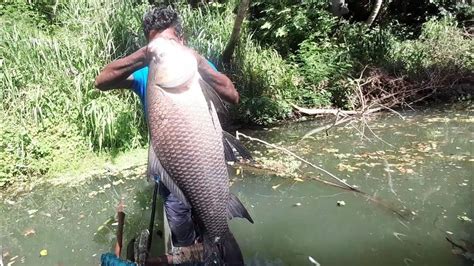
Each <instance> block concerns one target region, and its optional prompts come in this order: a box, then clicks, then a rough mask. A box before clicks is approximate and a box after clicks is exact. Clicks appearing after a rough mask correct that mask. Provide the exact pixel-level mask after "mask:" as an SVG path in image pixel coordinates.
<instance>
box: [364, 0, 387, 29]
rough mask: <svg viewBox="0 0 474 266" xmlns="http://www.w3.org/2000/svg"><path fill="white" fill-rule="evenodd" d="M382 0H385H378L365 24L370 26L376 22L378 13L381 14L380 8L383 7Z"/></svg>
mask: <svg viewBox="0 0 474 266" xmlns="http://www.w3.org/2000/svg"><path fill="white" fill-rule="evenodd" d="M382 2H383V0H376V2H375V5H374V8H373V9H372V12H371V13H370V15H369V18H368V19H367V20H366V21H365V24H367V25H369V26H370V25H372V23H374V21H375V19H376V18H377V15H378V14H379V11H380V8H381V7H382Z"/></svg>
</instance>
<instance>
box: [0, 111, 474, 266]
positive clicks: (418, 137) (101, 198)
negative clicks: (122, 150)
mask: <svg viewBox="0 0 474 266" xmlns="http://www.w3.org/2000/svg"><path fill="white" fill-rule="evenodd" d="M471 111H472V110H470V109H469V108H468V107H465V106H463V107H460V108H457V107H450V108H437V109H433V110H427V111H424V112H421V111H407V112H403V113H402V115H403V116H404V118H405V119H401V118H400V117H399V116H397V115H394V114H393V115H392V114H385V115H383V116H380V117H378V118H376V119H374V120H372V121H369V122H368V123H369V125H370V129H369V128H367V127H362V126H361V124H359V123H354V124H353V125H352V126H351V125H349V126H346V127H340V128H336V129H332V130H330V131H329V132H328V134H327V135H326V134H325V133H319V134H317V135H314V136H312V137H309V138H306V139H302V137H303V136H304V135H305V134H306V133H307V132H309V131H310V130H311V129H313V128H316V127H318V126H320V125H321V122H320V121H311V122H304V123H298V124H291V125H286V126H281V127H275V128H270V129H266V130H257V131H245V132H244V133H246V134H248V135H252V136H254V137H258V138H261V139H264V140H266V141H269V142H272V143H277V144H278V145H280V146H283V147H286V148H288V149H289V150H291V151H293V152H295V153H297V154H299V155H301V156H302V157H304V158H306V159H308V160H310V161H311V162H313V163H315V164H316V165H319V166H322V167H324V168H325V169H326V170H329V171H330V172H332V173H334V174H336V175H337V176H338V177H340V178H343V179H345V180H346V181H347V182H348V183H349V184H352V185H356V186H357V187H358V188H360V189H361V190H363V191H365V192H367V193H368V194H370V195H374V196H376V197H377V198H379V199H382V200H383V202H384V203H385V204H386V205H388V206H390V208H392V210H396V211H399V212H400V214H402V215H398V214H396V213H394V212H393V211H392V210H391V209H389V208H387V207H386V206H384V205H383V204H379V203H374V202H373V201H369V200H367V198H366V197H364V196H363V195H361V194H358V193H354V192H350V191H346V190H342V189H340V188H337V187H333V186H328V185H325V184H322V183H321V182H317V181H311V180H307V179H305V177H308V176H309V177H311V176H313V177H319V178H323V179H325V180H328V181H333V180H332V179H331V178H330V177H328V176H327V175H324V174H322V173H320V172H318V171H317V170H315V169H313V168H311V167H309V166H306V165H304V164H300V163H298V162H297V161H295V160H294V159H291V158H290V157H288V156H287V155H285V154H282V153H279V152H276V151H274V150H272V149H267V148H266V147H264V146H261V145H260V144H255V143H253V142H248V141H245V143H246V145H247V146H249V147H250V149H251V150H253V151H256V156H257V157H265V158H267V159H268V160H277V161H282V168H281V169H279V168H275V169H277V171H279V172H280V175H276V174H275V173H272V172H266V171H256V170H255V171H254V170H250V169H247V168H244V169H243V170H238V171H236V170H235V169H232V170H231V172H232V173H234V175H233V185H232V191H233V192H234V193H236V194H237V195H238V196H239V197H240V199H241V200H242V202H243V203H244V204H245V205H246V206H248V209H249V211H250V213H251V215H252V217H253V219H254V220H255V224H253V225H251V224H249V223H248V222H246V221H244V220H234V221H232V222H231V224H232V226H231V227H232V230H233V232H234V234H235V236H236V238H237V240H238V242H239V244H240V246H241V248H242V251H243V253H244V256H245V257H246V262H247V264H249V265H311V262H310V261H309V259H308V257H309V256H311V257H312V258H314V259H315V260H316V261H317V262H318V263H320V264H321V265H472V262H470V263H469V262H468V261H467V260H465V259H463V258H462V257H461V256H458V255H454V254H453V253H452V250H451V244H449V242H448V241H447V240H446V239H445V238H446V237H450V238H451V239H453V240H454V241H459V240H460V239H465V240H469V241H471V242H474V224H473V223H472V222H469V221H463V219H465V218H470V219H473V218H474V208H473V201H474V200H473V199H474V188H473V182H474V180H473V157H472V151H473V142H474V138H473V133H472V132H474V131H473V130H474V120H473V117H472V112H471ZM362 131H365V135H366V136H367V137H361V132H362ZM371 131H373V133H375V135H376V136H375V135H374V134H373V133H372V132H371ZM278 169H279V170H278ZM288 169H290V171H286V170H288ZM288 172H290V173H288ZM298 173H300V174H303V175H304V176H301V175H299V176H298V178H301V179H303V180H304V181H302V182H301V181H297V180H299V179H298V178H297V179H296V180H295V177H296V176H297V175H293V174H298ZM151 193H152V188H151V187H150V186H149V184H148V183H147V182H146V181H145V180H144V178H143V176H142V168H138V169H137V170H133V169H132V170H131V171H129V172H126V173H109V174H107V175H101V176H100V177H97V178H93V179H91V180H89V181H88V182H86V183H85V184H82V185H80V186H76V187H72V188H71V187H64V186H60V187H53V186H42V187H39V188H36V189H34V190H33V191H31V192H30V193H26V194H22V195H21V196H17V197H14V196H13V195H2V199H3V202H2V203H0V212H1V215H2V216H1V217H2V218H1V224H0V225H1V228H0V237H1V238H0V244H1V245H2V248H3V253H4V255H7V256H6V258H5V260H4V262H5V264H7V263H8V262H14V263H13V265H19V264H23V265H97V264H98V263H99V257H100V254H101V253H103V252H107V251H110V250H112V247H113V245H114V240H115V238H114V234H115V232H114V229H115V226H114V224H113V217H114V210H115V205H116V203H117V201H118V199H119V198H120V196H125V200H126V203H127V217H126V222H127V225H126V227H125V228H126V232H125V238H126V240H129V239H131V238H132V237H133V236H134V235H135V234H136V233H137V232H139V231H140V230H142V229H145V228H146V227H147V226H148V219H149V215H150V210H149V206H150V198H151ZM338 201H344V202H345V206H340V207H338V206H337V202H338ZM159 214H160V216H161V217H158V218H157V224H159V223H161V221H160V220H161V219H162V215H161V213H160V212H159ZM463 217H464V218H463ZM157 243H158V242H157ZM43 249H46V250H47V251H48V255H47V256H45V257H40V254H39V253H40V251H41V250H43Z"/></svg>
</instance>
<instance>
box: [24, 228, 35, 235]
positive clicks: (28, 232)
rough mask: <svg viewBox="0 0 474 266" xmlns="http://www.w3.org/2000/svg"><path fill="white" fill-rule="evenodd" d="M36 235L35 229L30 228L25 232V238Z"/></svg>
mask: <svg viewBox="0 0 474 266" xmlns="http://www.w3.org/2000/svg"><path fill="white" fill-rule="evenodd" d="M34 234H36V231H35V229H33V228H28V229H26V230H25V231H23V235H24V236H31V235H34Z"/></svg>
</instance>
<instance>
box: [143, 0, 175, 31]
mask: <svg viewBox="0 0 474 266" xmlns="http://www.w3.org/2000/svg"><path fill="white" fill-rule="evenodd" d="M170 27H172V28H174V30H175V32H176V35H177V37H178V38H183V26H182V25H181V18H180V17H179V15H178V13H177V12H176V11H175V10H173V9H172V8H170V7H153V8H152V9H150V10H149V11H147V12H146V13H145V15H144V16H143V32H144V33H145V37H147V38H148V35H149V34H150V31H151V30H157V31H162V30H165V29H167V28H170Z"/></svg>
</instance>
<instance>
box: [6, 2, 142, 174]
mask: <svg viewBox="0 0 474 266" xmlns="http://www.w3.org/2000/svg"><path fill="white" fill-rule="evenodd" d="M6 5H7V8H6V9H7V10H9V11H11V12H6V13H5V14H4V16H2V17H1V18H0V20H1V23H2V27H1V29H0V36H1V37H0V39H1V54H0V57H1V58H2V61H1V64H2V73H1V74H0V84H1V87H2V92H1V99H2V109H3V110H4V113H5V116H6V117H8V118H9V119H6V120H5V121H2V124H3V125H2V133H5V134H2V136H4V138H3V141H4V142H3V143H2V149H1V150H0V157H1V158H2V161H4V162H5V163H6V164H7V166H5V167H2V178H3V179H4V178H5V176H6V177H12V176H15V177H17V178H20V177H22V176H28V177H32V176H35V175H43V174H45V173H47V172H48V170H49V163H50V162H51V161H53V160H55V157H54V156H53V155H57V154H55V153H52V152H50V151H51V150H54V149H58V150H65V149H70V148H71V145H69V144H68V143H67V142H68V141H71V142H77V143H84V144H85V145H76V146H77V147H75V148H78V149H82V150H87V149H94V150H104V149H106V150H124V149H129V148H133V147H138V146H140V145H141V144H143V143H144V142H145V139H146V132H145V130H144V128H143V127H138V128H137V125H140V124H143V116H142V115H141V113H140V112H141V111H140V110H139V108H138V106H139V104H138V101H137V98H136V97H135V96H132V95H131V93H129V92H121V93H113V94H110V95H103V94H101V93H99V92H98V91H97V90H96V89H95V88H94V87H93V81H94V78H95V76H96V75H97V73H98V71H99V69H100V68H101V67H103V65H104V64H105V63H107V62H109V61H110V60H111V59H112V58H114V57H118V56H121V55H123V54H124V53H128V52H129V51H130V50H129V49H134V48H136V47H137V45H136V43H138V42H139V40H138V37H136V36H135V37H132V38H130V37H131V36H133V35H130V34H129V32H130V31H134V32H136V29H139V27H140V24H139V21H140V17H141V15H137V14H142V12H143V7H142V6H134V5H133V4H132V1H124V2H122V3H121V5H118V4H114V3H113V2H109V3H105V4H104V3H101V2H100V1H93V0H83V1H70V2H63V3H62V4H61V8H58V9H57V12H56V15H55V18H54V20H50V19H49V18H47V17H44V16H43V15H41V14H43V11H42V10H38V9H36V8H37V6H35V5H32V6H25V4H20V2H19V1H18V2H13V4H6ZM25 8H26V9H25ZM12 10H13V11H12ZM14 10H16V11H18V10H27V11H28V12H27V14H28V15H27V16H19V15H18V12H19V11H18V12H14ZM57 23H60V25H61V27H59V26H57ZM36 25H39V27H37V26H36ZM43 25H44V26H43ZM51 128H55V129H57V130H59V131H65V130H66V131H68V132H69V133H68V134H65V135H64V134H54V133H52V132H51ZM52 136H54V138H52ZM73 146H74V145H73ZM88 147H89V148H88ZM68 152H69V151H68ZM64 153H67V152H64ZM75 153H76V154H80V153H81V151H80V150H79V151H75ZM4 158H6V159H5V160H3V159H4ZM2 178H0V179H2Z"/></svg>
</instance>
